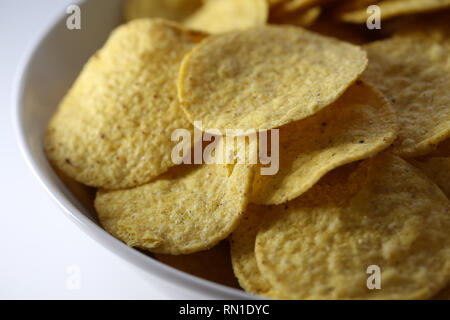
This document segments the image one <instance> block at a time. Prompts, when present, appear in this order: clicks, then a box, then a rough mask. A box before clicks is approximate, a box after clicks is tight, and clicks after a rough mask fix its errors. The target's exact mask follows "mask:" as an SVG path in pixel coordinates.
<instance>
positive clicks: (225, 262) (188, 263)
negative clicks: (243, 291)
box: [155, 240, 239, 288]
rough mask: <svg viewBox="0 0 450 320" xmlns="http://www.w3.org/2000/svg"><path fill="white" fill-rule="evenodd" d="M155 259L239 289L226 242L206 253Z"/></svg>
mask: <svg viewBox="0 0 450 320" xmlns="http://www.w3.org/2000/svg"><path fill="white" fill-rule="evenodd" d="M155 258H156V259H158V260H159V261H161V262H163V263H165V264H167V265H169V266H171V267H174V268H176V269H178V270H181V271H184V272H187V273H189V274H192V275H194V276H197V277H200V278H203V279H206V280H209V281H213V282H217V283H220V284H223V285H226V286H229V287H233V288H239V284H238V282H237V280H236V278H235V276H234V274H233V269H232V267H231V259H230V246H229V244H228V241H226V240H224V241H222V242H220V243H219V244H218V245H217V246H215V247H214V248H212V249H209V250H206V251H200V252H196V253H192V254H189V255H178V256H174V255H168V254H159V253H156V254H155Z"/></svg>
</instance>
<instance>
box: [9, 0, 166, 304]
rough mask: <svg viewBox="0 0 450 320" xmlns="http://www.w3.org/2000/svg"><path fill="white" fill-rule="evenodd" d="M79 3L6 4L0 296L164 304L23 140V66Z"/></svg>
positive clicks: (29, 0) (21, 0)
mask: <svg viewBox="0 0 450 320" xmlns="http://www.w3.org/2000/svg"><path fill="white" fill-rule="evenodd" d="M72 2H73V1H68V0H39V1H36V0H0V299H164V298H165V297H163V296H162V295H161V294H160V293H158V292H157V291H156V290H155V289H154V288H152V286H151V284H150V283H149V282H148V281H147V280H144V278H143V277H141V275H140V274H139V273H138V272H137V270H136V269H135V268H134V267H132V266H131V265H130V264H128V263H127V262H124V261H123V260H121V259H120V258H118V257H116V256H114V255H113V254H112V253H110V252H108V251H106V250H105V249H104V248H102V247H101V246H100V245H98V244H97V243H95V242H94V241H93V240H91V239H90V238H88V237H87V236H86V235H85V234H84V233H82V232H81V231H80V230H79V229H78V228H77V227H76V226H75V225H74V224H73V223H72V222H70V221H69V220H68V219H67V218H66V217H65V216H64V215H63V214H62V212H61V211H60V209H59V208H58V207H57V205H56V204H54V203H53V202H52V200H51V199H50V197H49V196H48V195H47V194H46V192H45V191H44V190H43V188H42V187H41V186H40V185H39V183H38V182H37V180H36V179H35V178H34V176H33V175H32V174H31V171H30V170H29V169H28V167H27V166H26V164H25V161H24V160H23V158H22V155H21V154H20V152H19V149H18V146H17V143H16V137H15V136H14V132H13V127H12V115H11V112H12V104H11V96H10V94H11V91H12V83H13V78H14V75H15V72H16V68H17V64H18V61H19V59H20V58H21V55H22V53H23V51H24V50H25V48H26V47H28V46H29V45H30V43H31V42H33V40H34V39H35V37H36V36H37V35H39V34H41V33H42V30H43V29H45V28H46V27H47V26H48V24H49V22H51V21H53V20H54V18H55V17H56V16H57V15H61V14H64V12H65V9H66V7H67V6H68V5H69V4H70V3H72ZM70 266H77V267H79V268H80V271H81V274H80V276H81V277H80V280H81V281H80V284H81V288H80V289H79V290H69V289H68V288H67V281H68V277H69V274H68V272H67V268H69V267H70Z"/></svg>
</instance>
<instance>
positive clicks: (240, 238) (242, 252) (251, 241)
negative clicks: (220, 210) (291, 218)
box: [230, 205, 282, 298]
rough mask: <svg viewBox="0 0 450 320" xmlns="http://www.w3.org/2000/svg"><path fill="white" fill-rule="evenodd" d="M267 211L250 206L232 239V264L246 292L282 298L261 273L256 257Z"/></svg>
mask: <svg viewBox="0 0 450 320" xmlns="http://www.w3.org/2000/svg"><path fill="white" fill-rule="evenodd" d="M267 210H268V208H266V207H262V206H257V205H249V207H248V208H247V211H246V212H245V216H244V218H243V219H242V221H241V223H240V224H239V227H238V228H237V229H236V230H235V231H234V232H233V234H232V235H231V238H230V242H231V262H232V265H233V271H234V274H235V275H236V277H237V278H238V281H239V284H240V285H241V287H242V288H243V289H244V290H245V291H247V292H249V293H252V294H256V295H261V296H265V297H270V298H281V297H282V295H281V293H280V292H277V291H276V290H274V289H273V288H272V286H271V284H270V282H269V281H268V280H267V279H265V278H264V275H263V274H262V273H261V272H260V271H259V268H258V265H257V263H256V257H255V239H256V234H257V232H258V230H259V226H260V224H261V222H262V221H263V217H264V213H265V211H267ZM269 214H270V213H269Z"/></svg>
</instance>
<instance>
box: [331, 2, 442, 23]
mask: <svg viewBox="0 0 450 320" xmlns="http://www.w3.org/2000/svg"><path fill="white" fill-rule="evenodd" d="M355 3H356V4H354V5H352V3H350V6H348V4H347V3H344V6H345V7H343V8H341V9H340V10H339V9H338V11H339V13H338V17H339V19H340V20H342V21H345V22H352V23H365V22H366V21H367V19H368V18H369V17H370V16H371V15H372V14H373V12H369V13H368V12H367V7H368V6H369V5H371V4H374V5H377V6H378V7H379V8H380V14H381V18H382V19H388V18H392V17H396V16H400V15H405V14H413V13H419V12H427V11H432V10H436V9H442V8H448V7H450V0H381V1H370V0H369V1H367V0H363V1H361V0H357V1H356V2H355ZM348 8H353V9H350V10H348Z"/></svg>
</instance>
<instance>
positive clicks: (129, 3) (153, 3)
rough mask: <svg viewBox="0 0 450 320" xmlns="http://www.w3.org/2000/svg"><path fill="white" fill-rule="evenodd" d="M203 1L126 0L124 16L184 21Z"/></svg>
mask: <svg viewBox="0 0 450 320" xmlns="http://www.w3.org/2000/svg"><path fill="white" fill-rule="evenodd" d="M202 3H203V1H202V0H126V1H125V8H124V16H125V20H126V21H130V20H134V19H139V18H158V17H159V18H164V19H169V20H173V21H177V22H182V21H183V20H184V19H186V18H187V17H189V16H190V15H191V14H193V13H194V12H195V11H196V10H197V9H198V8H200V7H201V5H202Z"/></svg>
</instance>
